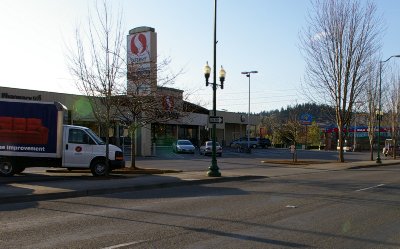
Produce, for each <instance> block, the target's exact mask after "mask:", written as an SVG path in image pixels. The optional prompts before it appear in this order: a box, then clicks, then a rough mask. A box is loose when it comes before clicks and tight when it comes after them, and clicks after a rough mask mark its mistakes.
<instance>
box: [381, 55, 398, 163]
mask: <svg viewBox="0 0 400 249" xmlns="http://www.w3.org/2000/svg"><path fill="white" fill-rule="evenodd" d="M393 57H397V58H399V57H400V55H392V56H390V57H389V58H387V59H386V60H384V61H379V109H378V110H377V111H376V118H377V119H378V156H377V158H376V163H382V160H381V157H380V152H381V120H382V116H383V111H382V101H381V100H382V64H383V63H385V62H387V61H389V60H390V59H392V58H393Z"/></svg>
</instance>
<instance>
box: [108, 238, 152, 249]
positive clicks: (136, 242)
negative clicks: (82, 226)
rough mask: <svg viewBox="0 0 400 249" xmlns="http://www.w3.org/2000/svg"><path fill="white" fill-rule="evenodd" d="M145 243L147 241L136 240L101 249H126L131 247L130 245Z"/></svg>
mask: <svg viewBox="0 0 400 249" xmlns="http://www.w3.org/2000/svg"><path fill="white" fill-rule="evenodd" d="M145 241H147V240H138V241H133V242H128V243H124V244H119V245H115V246H109V247H104V248H102V249H116V248H121V247H126V246H131V245H135V244H139V243H143V242H145Z"/></svg>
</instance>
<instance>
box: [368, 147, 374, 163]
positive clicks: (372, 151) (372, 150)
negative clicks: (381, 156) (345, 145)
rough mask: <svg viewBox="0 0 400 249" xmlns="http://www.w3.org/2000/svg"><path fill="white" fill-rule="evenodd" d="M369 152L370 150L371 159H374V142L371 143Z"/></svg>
mask: <svg viewBox="0 0 400 249" xmlns="http://www.w3.org/2000/svg"><path fill="white" fill-rule="evenodd" d="M369 152H370V160H371V161H374V146H373V144H370V145H369Z"/></svg>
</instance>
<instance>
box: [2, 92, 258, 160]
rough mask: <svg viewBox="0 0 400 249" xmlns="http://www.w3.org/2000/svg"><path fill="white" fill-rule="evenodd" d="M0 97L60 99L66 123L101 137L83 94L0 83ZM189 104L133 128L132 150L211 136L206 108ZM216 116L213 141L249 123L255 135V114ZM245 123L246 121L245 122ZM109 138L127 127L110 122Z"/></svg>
mask: <svg viewBox="0 0 400 249" xmlns="http://www.w3.org/2000/svg"><path fill="white" fill-rule="evenodd" d="M161 91H166V92H167V94H170V95H174V96H175V97H177V98H182V95H183V94H182V93H183V91H181V90H178V89H172V88H161ZM0 98H7V99H21V100H31V101H43V102H54V101H57V102H60V103H62V104H63V105H65V106H66V107H67V109H68V123H69V124H73V125H81V126H85V127H89V128H90V129H92V130H93V131H95V132H96V133H97V134H99V135H100V136H101V137H104V134H105V131H104V129H105V128H104V127H103V126H102V125H101V124H99V123H98V122H97V121H96V119H95V118H94V115H93V113H92V108H91V105H90V103H89V101H88V99H87V97H86V96H84V95H75V94H65V93H55V92H46V91H37V90H27V89H18V88H10V87H0ZM184 104H185V105H190V107H191V108H188V109H189V110H191V111H190V112H187V113H185V114H184V115H182V117H181V118H179V119H177V120H170V121H168V122H165V123H157V122H155V123H152V124H151V125H147V126H146V127H142V128H141V129H140V130H138V131H137V132H136V138H135V139H136V153H137V155H139V156H151V155H152V154H153V153H154V151H156V150H155V147H156V148H157V147H169V146H171V144H172V142H173V141H174V140H176V139H188V140H190V141H192V143H193V144H194V145H195V146H201V144H203V143H204V142H205V141H207V140H210V139H211V132H212V131H211V129H212V128H211V127H212V125H211V124H209V122H208V121H209V115H210V111H209V110H207V109H205V108H203V107H200V106H197V105H195V104H192V103H189V102H184ZM217 116H220V117H222V118H223V120H224V122H223V123H222V124H217V125H216V129H217V130H216V135H217V141H218V142H219V143H220V144H222V145H223V146H229V145H230V143H231V142H232V141H233V140H235V139H238V138H240V137H245V136H246V128H247V127H249V129H250V134H251V136H256V135H257V130H256V126H257V125H258V124H259V122H260V117H259V116H258V115H250V120H249V121H250V122H248V120H247V118H248V115H247V114H240V113H232V112H226V111H217ZM248 123H249V125H248ZM109 133H110V136H111V141H112V142H113V143H114V144H117V145H122V144H123V143H124V142H125V141H124V140H125V139H127V138H128V137H130V134H129V133H128V129H126V128H125V127H123V126H122V125H120V124H119V123H118V121H115V122H114V125H113V128H111V129H110V131H109Z"/></svg>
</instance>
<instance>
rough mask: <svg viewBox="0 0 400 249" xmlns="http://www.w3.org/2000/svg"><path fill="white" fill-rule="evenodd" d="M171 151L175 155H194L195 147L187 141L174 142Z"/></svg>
mask: <svg viewBox="0 0 400 249" xmlns="http://www.w3.org/2000/svg"><path fill="white" fill-rule="evenodd" d="M172 151H173V152H175V153H192V154H194V151H195V147H194V145H193V144H192V142H190V141H189V140H176V141H175V142H173V143H172Z"/></svg>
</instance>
